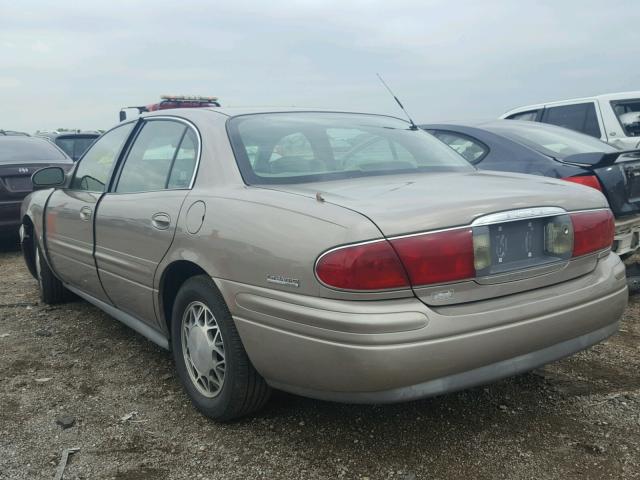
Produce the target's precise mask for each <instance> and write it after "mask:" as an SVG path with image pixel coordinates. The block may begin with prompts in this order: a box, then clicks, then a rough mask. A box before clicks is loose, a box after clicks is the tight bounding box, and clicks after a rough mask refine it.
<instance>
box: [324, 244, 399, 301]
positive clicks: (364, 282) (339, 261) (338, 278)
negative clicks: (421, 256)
mask: <svg viewBox="0 0 640 480" xmlns="http://www.w3.org/2000/svg"><path fill="white" fill-rule="evenodd" d="M316 275H317V276H318V278H319V279H320V281H322V282H323V283H324V284H326V285H327V286H329V287H334V288H340V289H345V290H386V289H392V288H409V281H408V280H407V275H406V273H405V271H404V268H403V266H402V263H400V259H399V258H398V255H396V252H395V251H394V250H393V248H392V247H391V245H390V244H389V242H387V241H386V240H381V241H377V242H371V243H365V244H361V245H353V246H347V247H343V248H339V249H336V250H333V251H330V252H327V253H325V254H324V255H322V256H321V257H320V258H319V259H318V262H317V264H316Z"/></svg>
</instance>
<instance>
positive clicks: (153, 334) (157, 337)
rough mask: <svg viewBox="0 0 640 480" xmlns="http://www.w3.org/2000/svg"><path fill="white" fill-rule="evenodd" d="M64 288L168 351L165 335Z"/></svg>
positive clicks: (126, 314) (99, 301) (86, 295)
mask: <svg viewBox="0 0 640 480" xmlns="http://www.w3.org/2000/svg"><path fill="white" fill-rule="evenodd" d="M64 286H65V288H67V289H68V290H70V291H72V292H73V293H75V294H76V295H78V296H79V297H81V298H83V299H84V300H86V301H87V302H89V303H92V304H93V305H95V306H96V307H98V308H99V309H100V310H102V311H103V312H105V313H107V314H108V315H111V316H112V317H114V318H115V319H116V320H119V321H120V322H122V323H124V324H125V325H126V326H127V327H129V328H131V329H133V330H135V331H136V332H138V333H139V334H140V335H142V336H144V337H146V338H148V339H149V340H151V341H152V342H153V343H155V344H156V345H158V346H160V347H162V348H164V349H165V350H170V347H169V339H168V338H167V337H166V336H165V335H163V334H162V333H161V332H159V331H158V330H156V329H155V328H153V327H151V326H149V325H148V324H146V323H144V322H143V321H142V320H138V319H137V318H136V317H133V316H131V315H129V314H128V313H125V312H123V311H122V310H118V309H117V308H116V307H114V306H113V305H109V304H108V303H105V302H103V301H102V300H98V299H97V298H95V297H92V296H91V295H89V294H87V293H85V292H83V291H82V290H78V289H77V288H75V287H72V286H71V285H69V284H66V283H65V285H64Z"/></svg>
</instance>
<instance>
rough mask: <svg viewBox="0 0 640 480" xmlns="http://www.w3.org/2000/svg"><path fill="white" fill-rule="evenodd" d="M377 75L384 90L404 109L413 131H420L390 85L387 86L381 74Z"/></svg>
mask: <svg viewBox="0 0 640 480" xmlns="http://www.w3.org/2000/svg"><path fill="white" fill-rule="evenodd" d="M376 75H377V76H378V78H379V79H380V81H381V82H382V85H384V88H386V89H387V90H388V91H389V93H390V94H391V96H392V97H393V98H394V99H395V101H396V102H397V103H398V105H399V106H400V108H401V109H402V111H403V112H404V114H405V115H406V116H407V118H408V119H409V123H410V124H411V130H418V126H417V125H416V124H415V122H414V121H413V120H412V119H411V117H410V116H409V113H408V112H407V109H406V108H404V105H402V103H401V102H400V100H398V97H396V96H395V94H394V93H393V92H392V91H391V89H390V88H389V85H387V82H385V81H384V79H383V78H382V77H381V76H380V74H379V73H376Z"/></svg>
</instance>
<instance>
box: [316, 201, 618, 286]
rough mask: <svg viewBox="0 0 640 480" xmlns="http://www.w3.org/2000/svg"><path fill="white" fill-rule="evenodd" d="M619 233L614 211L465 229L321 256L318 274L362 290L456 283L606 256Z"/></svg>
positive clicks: (325, 279) (326, 281)
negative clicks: (584, 257)
mask: <svg viewBox="0 0 640 480" xmlns="http://www.w3.org/2000/svg"><path fill="white" fill-rule="evenodd" d="M614 233H615V225H614V220H613V214H612V213H611V210H608V209H605V210H593V211H586V212H577V213H571V214H562V215H556V216H552V217H544V218H538V219H533V220H522V221H514V222H510V223H506V224H490V225H488V226H487V225H482V226H474V227H464V228H457V229H451V230H444V231H440V232H431V233H423V234H417V235H409V236H405V237H397V238H392V239H390V240H388V241H387V240H379V241H374V242H369V243H363V244H359V245H350V246H345V247H340V248H336V249H335V250H331V251H329V252H327V253H325V254H323V255H322V256H320V258H319V259H318V261H317V262H316V275H317V277H318V279H319V280H320V281H321V282H322V283H324V284H325V285H327V286H329V287H332V288H338V289H342V290H360V291H362V290H390V289H402V288H410V287H412V286H413V287H419V286H423V285H431V284H439V283H446V282H455V281H461V280H468V279H473V278H475V277H476V276H480V277H482V276H487V275H494V274H497V273H503V272H507V271H511V270H518V269H522V268H529V267H533V266H536V265H543V264H546V263H549V262H555V261H560V260H568V259H569V258H571V257H572V256H573V257H579V256H582V255H586V254H588V253H593V252H597V251H600V250H604V249H606V248H610V247H611V245H612V243H613V236H614ZM536 239H537V240H536ZM523 242H524V244H523ZM536 242H537V243H536ZM510 245H513V246H510ZM516 245H519V246H516ZM523 249H524V250H525V251H524V252H521V251H520V250H523ZM507 250H509V251H512V252H513V253H507ZM518 255H520V256H518Z"/></svg>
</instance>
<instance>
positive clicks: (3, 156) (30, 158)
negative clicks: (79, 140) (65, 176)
mask: <svg viewBox="0 0 640 480" xmlns="http://www.w3.org/2000/svg"><path fill="white" fill-rule="evenodd" d="M50 162H52V163H53V162H55V163H70V162H71V160H69V159H68V158H67V157H65V156H64V154H63V153H62V152H61V151H60V150H59V149H57V148H56V147H55V146H54V145H53V144H52V143H51V142H49V141H48V140H43V139H41V138H33V137H18V136H15V137H0V164H5V165H7V164H10V163H50Z"/></svg>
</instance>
